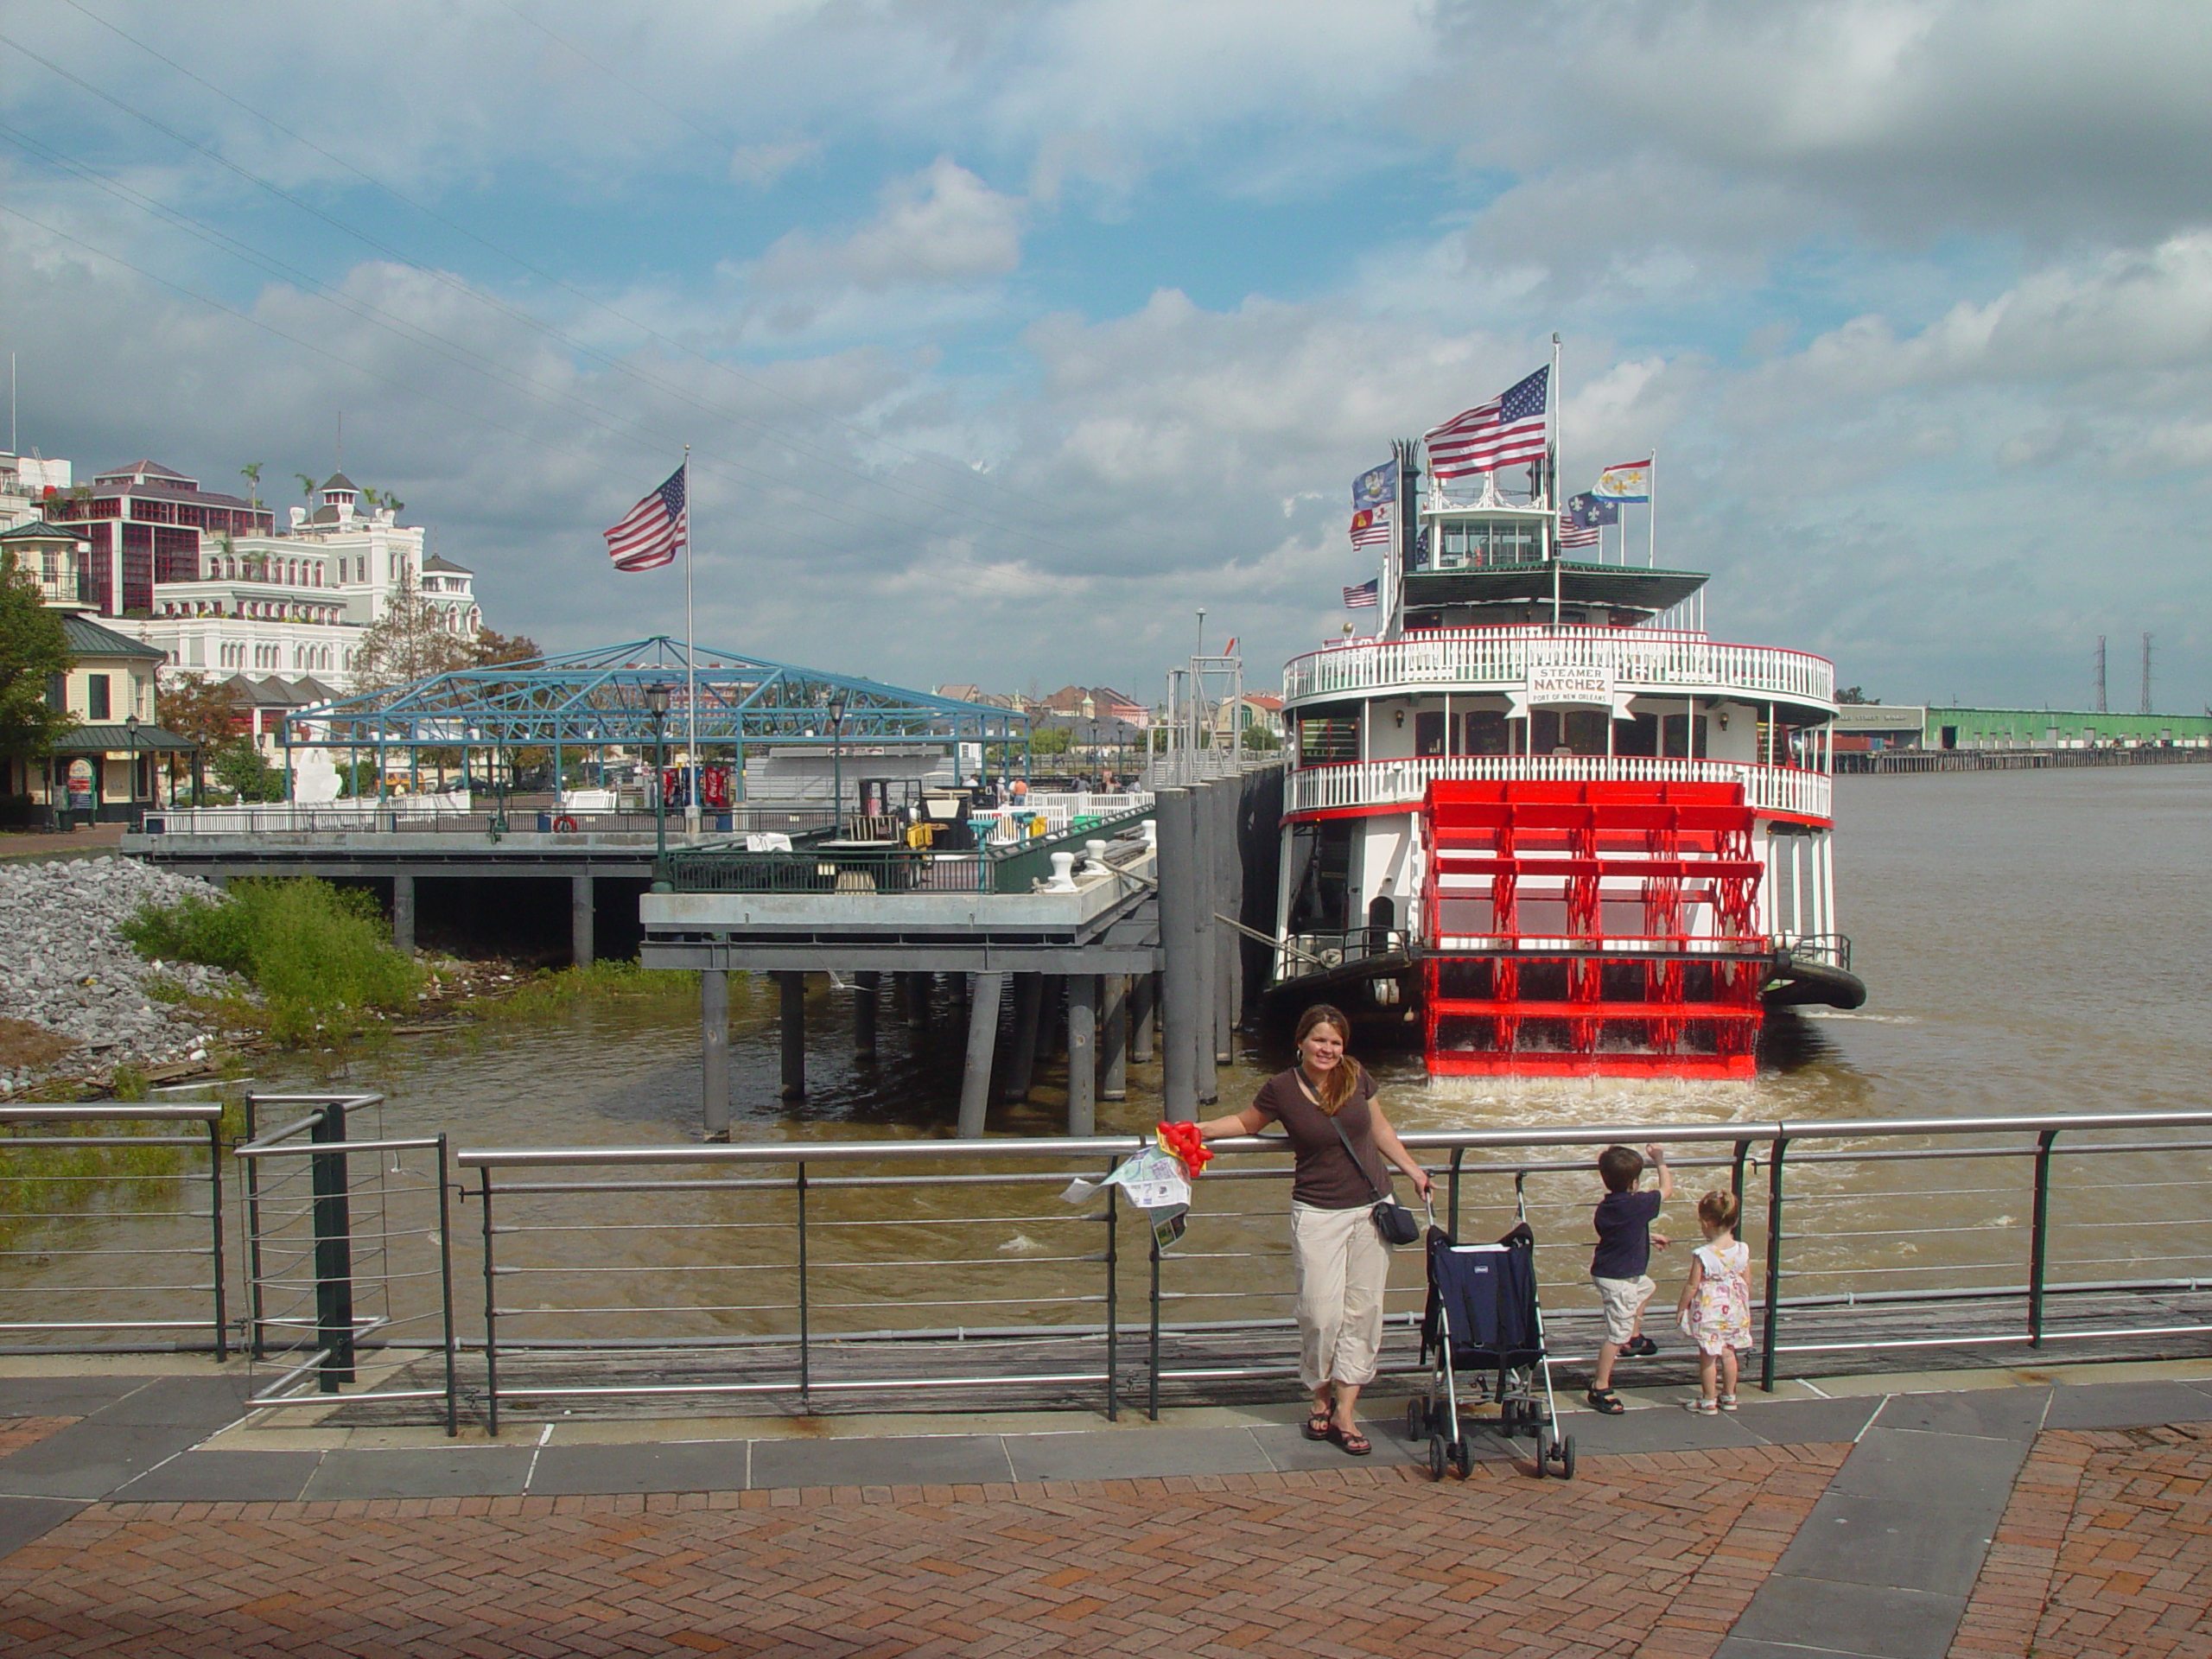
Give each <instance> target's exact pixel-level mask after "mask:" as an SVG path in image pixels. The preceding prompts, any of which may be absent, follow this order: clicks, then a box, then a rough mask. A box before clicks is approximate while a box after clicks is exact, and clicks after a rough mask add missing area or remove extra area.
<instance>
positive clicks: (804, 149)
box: [729, 138, 822, 190]
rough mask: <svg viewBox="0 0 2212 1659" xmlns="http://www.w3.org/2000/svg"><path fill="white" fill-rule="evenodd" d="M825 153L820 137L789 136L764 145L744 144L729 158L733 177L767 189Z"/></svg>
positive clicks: (730, 173)
mask: <svg viewBox="0 0 2212 1659" xmlns="http://www.w3.org/2000/svg"><path fill="white" fill-rule="evenodd" d="M821 154H822V141H821V140H820V139H819V138H785V139H782V140H779V141H776V142H772V143H760V144H740V145H739V146H738V147H737V149H735V150H734V151H733V152H732V153H731V155H730V158H729V176H730V178H731V180H732V181H734V182H735V183H738V184H749V185H751V186H752V187H753V188H755V189H756V190H766V188H768V187H769V186H770V185H772V184H774V183H775V182H776V181H778V180H779V179H780V178H782V177H783V176H784V175H785V174H786V173H788V172H790V171H791V169H792V168H795V167H798V166H799V165H800V164H801V163H803V162H811V161H813V160H815V159H816V158H817V157H818V156H820V155H821Z"/></svg>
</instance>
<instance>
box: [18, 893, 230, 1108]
mask: <svg viewBox="0 0 2212 1659" xmlns="http://www.w3.org/2000/svg"><path fill="white" fill-rule="evenodd" d="M209 892H210V889H209V888H208V887H207V884H206V883H205V882H202V881H196V880H193V879H192V878H191V877H189V876H181V875H172V874H168V872H167V871H163V870H157V869H154V868H149V866H146V865H143V864H141V863H139V862H138V861H136V860H135V859H128V858H115V857H107V858H80V859H71V860H67V861H60V862H55V863H48V864H16V865H6V866H0V1097H5V1096H13V1095H20V1094H21V1093H22V1092H23V1091H24V1090H27V1089H29V1088H30V1087H31V1086H32V1085H33V1084H37V1083H39V1082H41V1080H44V1079H48V1078H50V1077H55V1076H62V1077H74V1078H80V1079H84V1080H86V1081H91V1082H94V1083H105V1082H106V1081H107V1080H108V1079H110V1078H111V1077H113V1075H114V1072H115V1071H116V1068H118V1066H129V1067H131V1068H134V1069H136V1070H137V1071H141V1072H145V1071H156V1070H161V1069H166V1068H170V1067H177V1066H192V1065H198V1064H200V1063H204V1062H207V1060H208V1059H209V1058H210V1057H211V1056H212V1055H213V1053H214V1052H215V1050H216V1048H217V1047H218V1046H219V1044H220V1043H221V1041H222V1039H223V1034H224V1033H221V1032H220V1031H219V1030H216V1029H213V1028H212V1027H211V1026H210V1025H209V1023H208V1021H207V1019H206V1017H205V1016H204V1015H203V1014H199V1013H195V1012H194V1011H193V1009H192V1008H191V1007H188V1006H187V1005H184V1004H181V1003H179V1002H177V1001H168V1000H163V998H162V997H161V996H159V995H156V994H155V993H156V988H175V989H174V990H172V991H171V995H172V996H173V995H175V990H181V991H182V992H184V993H186V994H187V995H189V996H190V997H192V998H194V999H195V1000H197V999H204V998H212V997H219V996H222V995H226V994H232V993H246V992H247V987H246V985H245V982H244V981H243V980H240V979H239V978H238V976H235V975H233V974H228V973H225V972H223V971H222V970H221V969H215V968H203V967H201V966H200V965H199V964H197V963H180V962H148V961H145V960H144V959H143V958H142V957H139V956H138V954H137V952H136V951H134V950H132V949H131V948H130V945H128V944H125V943H124V939H123V936H122V934H121V933H120V931H118V930H119V929H120V927H121V926H122V925H123V923H124V922H125V921H126V920H128V919H129V918H130V916H131V915H132V913H133V912H136V911H137V908H138V906H140V905H142V904H144V903H148V902H149V901H150V902H152V903H154V904H158V905H173V904H175V903H177V902H178V901H179V900H180V899H184V898H186V897H188V896H192V895H197V896H200V897H202V898H204V897H206V896H207V894H208V893H209Z"/></svg>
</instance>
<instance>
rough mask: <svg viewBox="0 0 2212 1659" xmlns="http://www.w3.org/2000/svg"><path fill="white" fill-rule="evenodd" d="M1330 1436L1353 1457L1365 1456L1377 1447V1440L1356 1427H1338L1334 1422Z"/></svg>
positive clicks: (1330, 1429) (1330, 1428)
mask: <svg viewBox="0 0 2212 1659" xmlns="http://www.w3.org/2000/svg"><path fill="white" fill-rule="evenodd" d="M1328 1438H1329V1439H1331V1440H1334V1441H1335V1442H1336V1443H1337V1445H1338V1446H1339V1447H1341V1448H1342V1449H1343V1450H1344V1452H1345V1453H1346V1454H1347V1455H1348V1456H1351V1457H1355V1458H1363V1457H1365V1456H1366V1455H1367V1454H1368V1453H1369V1452H1372V1451H1373V1450H1374V1449H1375V1442H1374V1441H1372V1440H1369V1439H1368V1438H1367V1436H1366V1435H1364V1434H1363V1433H1360V1432H1359V1431H1358V1430H1357V1429H1356V1428H1338V1427H1336V1425H1334V1424H1333V1423H1332V1424H1331V1425H1330V1426H1329V1435H1328Z"/></svg>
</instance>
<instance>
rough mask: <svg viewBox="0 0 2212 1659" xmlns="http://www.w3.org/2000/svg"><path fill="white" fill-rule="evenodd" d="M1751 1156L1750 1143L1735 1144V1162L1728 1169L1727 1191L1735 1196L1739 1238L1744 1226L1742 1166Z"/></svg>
mask: <svg viewBox="0 0 2212 1659" xmlns="http://www.w3.org/2000/svg"><path fill="white" fill-rule="evenodd" d="M1750 1158H1751V1142H1750V1141H1738V1142H1737V1143H1736V1158H1735V1162H1734V1163H1733V1165H1732V1166H1731V1167H1730V1170H1729V1173H1728V1190H1729V1191H1730V1192H1733V1193H1734V1194H1735V1195H1736V1225H1737V1229H1738V1236H1739V1237H1740V1236H1742V1228H1743V1224H1744V1165H1745V1162H1746V1161H1748V1160H1749V1159H1750Z"/></svg>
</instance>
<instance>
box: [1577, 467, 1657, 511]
mask: <svg viewBox="0 0 2212 1659" xmlns="http://www.w3.org/2000/svg"><path fill="white" fill-rule="evenodd" d="M1591 493H1592V495H1594V496H1596V497H1597V498H1598V499H1599V500H1601V501H1649V499H1651V462H1650V461H1648V460H1647V461H1623V462H1621V464H1620V465H1619V466H1618V467H1606V468H1605V471H1604V472H1602V473H1600V474H1598V486H1597V488H1595V489H1594V490H1592V492H1591Z"/></svg>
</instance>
